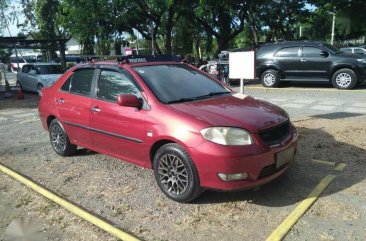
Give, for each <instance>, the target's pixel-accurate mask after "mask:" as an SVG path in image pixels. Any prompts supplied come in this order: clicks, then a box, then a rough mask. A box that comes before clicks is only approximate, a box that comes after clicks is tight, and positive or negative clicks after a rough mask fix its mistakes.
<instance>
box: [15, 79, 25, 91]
mask: <svg viewBox="0 0 366 241" xmlns="http://www.w3.org/2000/svg"><path fill="white" fill-rule="evenodd" d="M16 87H17V88H19V89H20V90H21V91H23V92H24V89H23V86H22V84H21V83H20V81H19V80H17V82H16Z"/></svg>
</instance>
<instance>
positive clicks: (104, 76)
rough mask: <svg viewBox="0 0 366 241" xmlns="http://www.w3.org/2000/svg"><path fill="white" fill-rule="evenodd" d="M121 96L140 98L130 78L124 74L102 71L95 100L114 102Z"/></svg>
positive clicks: (137, 89) (138, 91)
mask: <svg viewBox="0 0 366 241" xmlns="http://www.w3.org/2000/svg"><path fill="white" fill-rule="evenodd" d="M121 94H132V95H135V96H137V97H141V93H140V90H139V88H138V87H137V85H136V84H135V83H134V82H133V80H132V78H131V77H129V76H128V75H127V74H125V73H121V72H116V71H113V70H102V71H101V73H100V76H99V81H98V89H97V98H98V99H102V100H107V101H111V102H115V101H116V100H117V96H118V95H121Z"/></svg>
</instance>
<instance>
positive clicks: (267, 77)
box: [256, 41, 366, 89]
mask: <svg viewBox="0 0 366 241" xmlns="http://www.w3.org/2000/svg"><path fill="white" fill-rule="evenodd" d="M256 58H257V60H256V74H257V76H258V77H259V78H260V81H261V83H262V85H263V86H265V87H277V86H278V85H279V84H280V81H301V82H307V81H323V82H324V81H325V82H331V83H332V84H333V86H334V87H336V88H338V89H352V88H353V87H355V85H356V84H358V83H360V82H362V81H363V80H365V79H366V58H365V57H363V56H359V55H355V54H347V53H344V52H342V51H341V50H339V49H337V48H335V47H333V46H332V45H329V44H326V43H322V42H317V41H286V42H278V43H271V44H265V45H263V46H261V47H260V48H259V49H258V51H257V53H256Z"/></svg>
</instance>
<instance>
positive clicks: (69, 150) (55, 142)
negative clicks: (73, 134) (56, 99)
mask: <svg viewBox="0 0 366 241" xmlns="http://www.w3.org/2000/svg"><path fill="white" fill-rule="evenodd" d="M48 132H49V135H50V141H51V146H52V148H53V150H54V151H55V152H56V153H57V154H58V155H60V156H70V155H72V154H74V153H75V151H76V149H77V146H76V145H74V144H71V142H70V139H69V137H68V136H67V134H66V132H65V129H64V127H63V126H62V124H61V123H60V122H59V121H58V120H57V119H53V120H52V121H51V124H50V127H49V129H48Z"/></svg>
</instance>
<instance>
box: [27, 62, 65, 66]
mask: <svg viewBox="0 0 366 241" xmlns="http://www.w3.org/2000/svg"><path fill="white" fill-rule="evenodd" d="M25 65H61V64H60V63H46V62H36V63H27V64H25Z"/></svg>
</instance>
